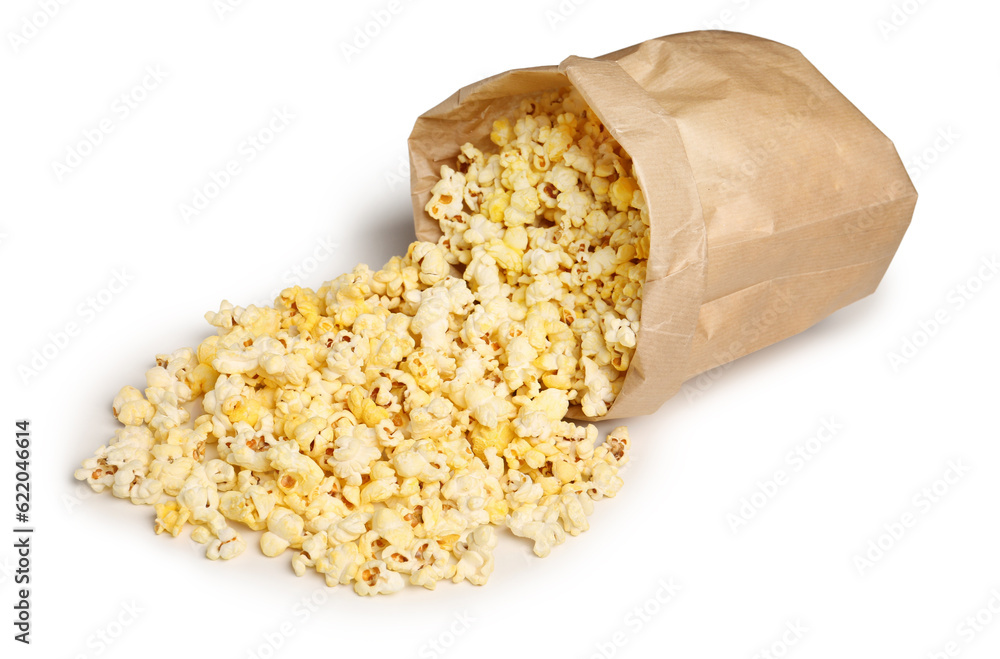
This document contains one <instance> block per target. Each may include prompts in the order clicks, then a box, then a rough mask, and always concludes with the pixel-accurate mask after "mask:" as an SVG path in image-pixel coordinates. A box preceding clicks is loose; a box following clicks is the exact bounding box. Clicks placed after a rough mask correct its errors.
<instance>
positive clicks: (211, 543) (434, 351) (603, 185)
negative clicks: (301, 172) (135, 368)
mask: <svg viewBox="0 0 1000 659" xmlns="http://www.w3.org/2000/svg"><path fill="white" fill-rule="evenodd" d="M491 139H492V141H493V143H494V144H495V145H497V147H499V151H498V152H495V153H484V152H483V151H481V150H479V149H478V148H477V147H475V146H474V145H472V144H466V145H463V146H462V147H461V154H460V155H459V157H458V162H457V163H455V164H454V166H453V167H449V166H443V167H442V169H441V178H440V180H439V181H438V182H437V183H436V184H435V185H434V187H433V189H432V190H431V199H430V202H429V203H428V205H427V209H426V210H427V212H428V213H429V214H430V215H431V216H432V217H434V218H436V219H437V220H438V221H439V222H440V225H441V228H442V231H443V236H442V238H441V240H440V241H439V242H438V243H436V244H435V243H431V242H415V243H413V244H412V245H410V247H409V249H408V250H407V252H406V254H405V255H403V256H397V257H394V258H392V259H390V261H389V262H388V263H386V264H385V266H384V267H383V268H382V269H380V270H374V271H373V270H371V269H370V268H368V266H366V265H363V264H362V265H359V266H357V267H356V268H355V269H354V270H353V271H352V272H350V273H346V274H344V275H342V276H340V277H337V278H336V279H333V280H332V281H328V282H326V283H324V284H323V285H322V286H321V287H320V288H319V289H317V290H315V291H313V290H310V289H307V288H302V287H300V286H294V287H291V288H288V289H286V290H284V291H282V292H281V293H280V295H279V297H278V299H277V300H276V301H275V304H274V306H273V307H257V306H253V305H251V306H248V307H245V308H244V307H240V306H235V305H233V304H231V303H230V302H228V301H223V302H222V304H221V305H220V307H219V310H218V311H217V312H210V313H208V314H206V315H205V317H206V320H208V322H209V324H210V325H212V326H213V327H214V328H216V330H217V333H216V335H215V336H211V337H208V338H206V339H205V340H204V341H202V342H201V343H200V344H199V345H198V347H197V349H190V348H182V349H180V350H177V351H175V352H173V353H170V354H163V355H157V356H156V366H155V367H153V368H151V369H150V370H149V371H148V372H147V373H146V384H147V387H146V389H145V391H144V392H141V391H140V390H139V389H136V388H134V387H128V386H127V387H124V388H122V389H121V390H120V391H119V392H118V394H117V395H116V396H115V398H114V402H113V404H112V409H113V412H114V414H115V417H116V418H117V419H118V420H119V422H121V423H122V424H123V427H122V428H120V429H119V430H118V431H116V433H115V436H114V437H113V438H112V439H111V440H110V441H109V442H108V444H107V445H105V446H102V447H100V448H99V449H98V450H97V451H96V452H95V453H94V455H93V457H91V458H88V459H86V460H84V462H83V465H82V467H81V468H80V469H78V470H77V471H76V472H75V476H76V478H78V479H80V480H84V481H86V482H87V483H88V484H90V486H91V487H92V488H93V489H94V490H95V491H98V492H100V491H103V490H105V489H107V488H111V490H112V494H113V495H114V496H117V497H120V498H128V499H129V500H131V501H132V502H133V503H137V504H151V505H153V506H154V509H155V513H156V514H155V521H154V530H155V532H156V533H158V534H162V533H169V534H170V535H172V536H177V535H179V534H180V533H181V532H182V530H183V529H184V527H185V526H186V525H188V524H190V525H192V532H191V537H192V539H194V540H195V541H196V542H198V543H200V544H203V545H205V555H206V556H207V557H208V558H209V559H212V560H219V559H221V560H228V559H231V558H234V557H236V556H238V555H239V554H240V553H242V552H243V551H244V550H245V549H246V546H247V542H246V541H244V540H243V538H242V536H241V535H240V533H239V532H238V531H237V529H236V528H234V527H233V526H230V522H233V523H236V524H237V525H240V524H241V525H243V526H245V527H248V528H250V529H251V530H253V531H257V532H260V535H259V537H258V538H257V543H258V544H259V547H260V550H261V552H262V553H263V554H264V555H266V556H270V557H276V556H279V555H282V554H284V553H285V552H286V551H287V552H288V553H289V554H290V555H291V559H290V562H291V566H292V571H293V572H294V573H295V574H296V575H298V576H302V575H304V574H305V573H306V571H307V570H310V569H313V570H315V571H316V572H318V573H320V574H322V575H324V577H325V579H326V583H327V585H328V586H336V585H351V586H352V587H353V589H354V590H355V592H356V593H358V594H360V595H375V594H388V593H393V592H396V591H398V590H400V589H401V588H403V587H404V586H405V585H406V584H407V582H408V583H409V584H411V585H414V586H422V587H424V588H428V589H434V588H435V587H436V585H437V583H438V582H440V581H444V580H450V581H453V582H456V583H457V582H461V581H468V582H470V583H472V584H475V585H482V584H485V583H486V581H487V580H488V579H489V577H490V575H491V574H492V572H493V569H494V558H493V553H494V550H495V547H496V545H497V542H498V536H497V532H496V527H499V526H506V527H507V528H509V529H510V531H511V532H512V533H513V534H514V535H515V536H519V537H524V538H528V539H530V540H532V542H533V545H534V551H535V553H536V554H537V555H538V556H542V557H544V556H547V555H548V554H549V553H550V552H551V551H552V549H553V547H555V546H557V545H559V544H561V543H562V542H564V541H565V539H566V537H567V536H575V535H578V534H580V533H582V532H583V531H586V530H587V529H588V528H589V523H588V519H587V518H588V516H589V515H590V514H591V513H592V512H593V502H594V501H596V500H600V499H603V498H606V497H612V496H614V495H615V494H617V492H618V491H619V490H620V489H621V486H622V479H621V477H620V475H619V469H620V468H621V467H622V466H624V465H625V464H626V463H627V461H628V449H629V437H628V433H627V431H626V430H625V429H624V428H618V429H616V430H614V431H613V432H612V433H611V434H610V435H609V436H608V437H607V439H606V441H605V442H604V443H603V444H600V445H598V444H597V439H598V433H597V429H596V428H595V427H594V426H593V425H589V426H586V427H584V426H578V425H576V424H574V423H570V422H567V421H564V420H563V419H564V417H565V416H566V414H567V413H568V412H569V410H570V406H571V405H578V406H580V407H581V408H582V410H583V412H584V413H585V414H587V415H589V416H593V417H598V416H601V415H603V414H605V413H606V412H607V409H608V406H609V405H610V404H612V403H613V402H614V400H615V397H616V396H617V395H618V393H619V392H620V390H621V386H622V382H623V381H624V373H625V371H626V370H627V368H628V365H629V363H630V361H631V357H632V354H633V353H634V350H635V346H636V344H637V342H638V335H639V332H640V317H641V303H642V284H643V282H644V279H645V258H646V256H647V255H648V253H649V219H648V210H647V209H646V204H645V200H644V198H643V196H642V193H641V190H639V188H638V183H637V180H636V177H635V174H634V172H633V171H632V166H631V161H630V160H629V158H628V155H627V154H625V153H624V152H623V151H622V149H621V147H620V146H619V145H618V144H617V143H616V142H615V141H614V140H613V138H612V137H611V136H610V134H609V133H608V132H607V131H606V130H605V129H604V127H603V126H602V125H601V123H600V121H599V120H598V118H597V117H596V116H595V115H594V114H593V113H592V112H591V111H590V110H589V108H587V107H586V104H585V103H584V102H583V100H582V98H580V97H579V95H578V94H576V93H575V92H570V91H566V90H563V91H559V92H554V93H549V94H547V95H545V96H543V97H541V98H538V99H535V100H533V101H525V102H524V103H523V104H522V106H521V112H520V116H519V117H517V118H516V119H513V120H512V119H499V120H497V122H495V124H494V126H493V132H492V134H491ZM453 266H455V267H460V268H461V269H462V272H461V273H460V274H459V273H455V272H453V270H452V267H453ZM199 401H200V405H201V408H202V409H203V411H204V413H203V414H200V415H199V416H197V417H196V418H194V419H192V418H191V414H192V409H193V408H194V409H196V408H197V407H198V402H199Z"/></svg>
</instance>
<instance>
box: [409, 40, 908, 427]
mask: <svg viewBox="0 0 1000 659" xmlns="http://www.w3.org/2000/svg"><path fill="white" fill-rule="evenodd" d="M567 84H569V85H572V86H573V87H575V88H576V89H577V90H579V92H580V93H581V94H582V95H583V97H584V98H585V99H586V101H587V102H588V103H589V105H590V107H591V108H593V110H594V111H595V112H596V113H597V115H598V116H599V117H600V118H601V120H602V121H603V122H604V124H605V125H606V126H607V128H608V130H609V131H610V132H611V134H612V135H613V136H614V137H615V138H616V139H617V140H618V142H619V143H620V144H621V145H622V147H623V148H624V149H625V151H626V152H628V154H629V155H630V156H631V157H632V161H633V163H634V166H635V169H636V173H637V175H638V180H639V185H640V186H641V188H642V190H643V192H644V194H645V198H646V200H647V203H648V205H649V214H650V225H651V253H650V256H649V261H648V270H647V278H646V282H645V285H644V292H643V306H642V317H641V318H640V323H641V328H640V332H639V336H638V345H637V346H636V352H635V355H634V357H633V359H632V362H631V365H630V367H629V369H628V372H627V374H626V378H625V382H624V384H623V386H622V390H621V393H620V394H619V395H618V397H617V399H616V401H615V403H614V405H613V406H612V407H611V408H610V410H609V412H608V414H607V416H606V417H604V418H620V417H628V416H634V415H639V414H649V413H652V412H654V411H656V409H657V408H658V407H660V405H661V404H662V403H663V402H664V401H665V400H667V399H668V398H669V397H671V396H672V395H674V394H675V393H677V391H678V390H679V389H680V387H681V385H682V384H683V383H684V381H685V380H687V379H689V378H691V377H693V376H695V375H698V374H700V373H702V372H704V371H706V370H708V369H711V368H714V367H716V366H719V365H721V364H724V363H726V362H729V361H732V360H734V359H736V358H738V357H741V356H743V355H745V354H747V353H750V352H753V351H755V350H759V349H761V348H763V347H765V346H768V345H771V344H773V343H775V342H777V341H780V340H782V339H784V338H787V337H789V336H792V335H793V334H797V333H798V332H801V331H803V330H804V329H806V328H808V327H810V326H811V325H813V324H815V323H817V322H818V321H820V320H822V319H823V318H825V317H826V316H828V315H830V314H831V313H833V312H834V311H836V310H837V309H839V308H841V307H843V306H845V305H847V304H850V303H851V302H854V301H855V300H858V299H860V298H862V297H865V296H866V295H868V294H870V293H872V292H873V291H874V290H875V287H876V286H877V285H878V283H879V281H880V280H881V279H882V275H883V274H884V273H885V271H886V268H887V267H888V265H889V261H890V260H891V259H892V257H893V254H894V253H895V251H896V248H897V247H898V246H899V243H900V240H901V239H902V237H903V233H904V232H905V231H906V227H907V226H908V224H909V222H910V217H911V215H912V213H913V209H914V205H915V204H916V199H917V194H916V191H915V190H914V188H913V185H912V183H911V182H910V179H909V177H908V176H907V173H906V170H905V168H904V166H903V164H902V162H901V161H900V158H899V156H898V155H897V153H896V150H895V148H894V147H893V145H892V142H890V141H889V140H888V139H887V138H886V137H885V135H883V134H882V133H881V132H879V130H878V129H877V128H876V127H875V126H874V125H872V124H871V122H869V121H868V119H866V118H865V116H864V115H863V114H861V112H860V111H859V110H858V109H857V108H855V107H854V106H853V105H852V104H851V102H850V101H848V100H847V99H846V98H845V97H844V96H843V95H842V94H841V93H840V92H838V91H837V90H836V89H835V88H834V87H833V85H831V84H830V82H829V81H827V80H826V78H824V77H823V76H822V74H820V73H819V71H817V70H816V69H815V68H814V67H813V66H812V65H811V64H810V63H809V62H808V61H807V60H806V59H805V58H804V57H803V56H802V55H801V54H800V53H799V52H798V51H797V50H794V49H792V48H789V47H788V46H784V45H782V44H779V43H775V42H773V41H768V40H766V39H761V38H758V37H754V36H750V35H746V34H740V33H734V32H724V31H703V32H689V33H685V34H676V35H671V36H667V37H662V38H659V39H653V40H651V41H646V42H643V43H641V44H638V45H635V46H632V47H630V48H626V49H624V50H620V51H618V52H614V53H611V54H608V55H604V56H602V57H597V58H594V59H587V58H582V57H569V58H568V59H566V60H565V61H564V62H563V63H562V64H560V65H558V66H546V67H539V68H534V69H521V70H515V71H508V72H507V73H502V74H500V75H497V76H494V77H491V78H487V79H486V80H483V81H481V82H477V83H475V84H473V85H470V86H468V87H464V88H462V89H460V90H459V91H458V92H457V93H455V94H454V95H453V96H451V97H450V98H448V99H447V100H445V101H444V102H443V103H441V104H440V105H438V106H437V107H435V108H433V109H432V110H429V111H428V112H426V113H425V114H423V115H422V116H421V117H420V118H418V119H417V122H416V125H415V126H414V129H413V133H412V134H411V136H410V140H409V150H410V165H411V190H412V194H413V211H414V220H415V223H416V232H417V237H418V238H420V239H422V240H429V241H434V242H436V241H437V239H438V238H439V237H440V236H441V231H440V228H439V227H438V225H437V222H436V221H435V220H433V219H432V218H431V217H430V216H429V215H427V214H426V212H425V211H424V206H425V205H426V204H427V201H428V200H429V199H430V191H431V188H432V187H433V186H434V183H435V182H436V181H437V180H438V178H439V175H440V169H441V165H444V164H447V165H450V166H454V164H455V158H456V157H457V155H458V153H459V147H460V146H461V145H462V144H463V143H465V142H472V143H473V144H475V145H476V146H478V147H479V148H481V149H483V150H484V151H486V150H487V149H490V148H492V145H491V144H490V141H489V133H490V130H491V127H492V122H493V120H494V119H497V118H499V117H501V116H505V115H511V114H512V113H513V112H514V111H515V110H516V108H517V105H518V103H519V101H520V100H521V99H522V98H524V97H525V96H535V95H537V94H539V93H541V92H545V91H549V90H553V89H558V88H560V87H565V86H566V85H567ZM575 416H577V417H579V418H583V417H582V413H581V412H580V411H579V410H575Z"/></svg>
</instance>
